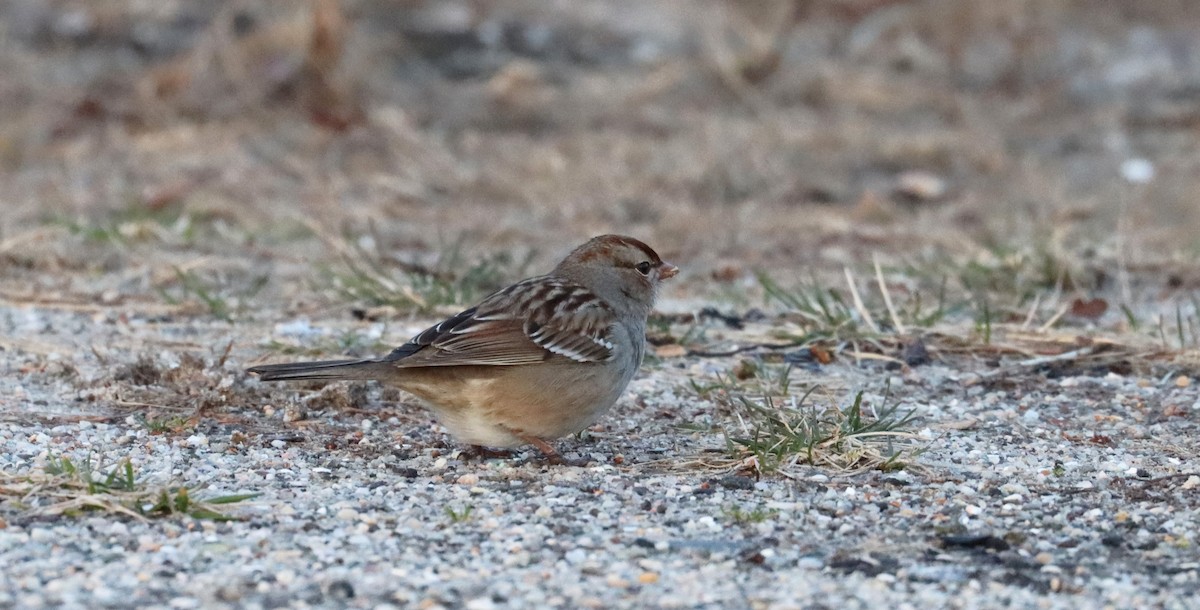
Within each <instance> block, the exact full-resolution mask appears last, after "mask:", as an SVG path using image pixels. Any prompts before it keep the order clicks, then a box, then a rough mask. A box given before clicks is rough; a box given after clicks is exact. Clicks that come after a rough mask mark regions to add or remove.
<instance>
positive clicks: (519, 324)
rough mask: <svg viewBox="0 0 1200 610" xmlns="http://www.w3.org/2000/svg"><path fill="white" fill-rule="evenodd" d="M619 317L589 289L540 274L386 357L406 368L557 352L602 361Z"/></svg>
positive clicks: (529, 360)
mask: <svg viewBox="0 0 1200 610" xmlns="http://www.w3.org/2000/svg"><path fill="white" fill-rule="evenodd" d="M615 321H616V316H615V315H614V313H613V311H612V309H611V308H609V306H608V305H607V304H605V303H604V301H602V300H601V299H600V298H599V297H597V296H596V295H595V294H593V293H592V292H591V291H590V290H588V289H586V288H584V287H582V286H579V285H577V284H574V283H571V282H568V281H566V280H563V279H561V278H556V277H552V276H542V277H537V278H532V279H529V280H525V281H523V282H520V283H517V284H514V285H513V286H510V287H508V288H506V289H504V290H502V291H500V292H497V293H495V294H493V295H492V296H490V297H488V298H487V299H484V301H483V302H482V303H480V304H479V305H478V306H476V307H472V308H471V309H468V310H466V311H463V312H461V313H459V314H457V315H455V316H453V317H450V318H447V319H446V320H443V321H442V322H439V323H438V324H436V325H434V326H431V327H430V328H428V329H426V330H425V331H423V332H421V333H420V334H418V335H417V336H415V337H413V338H412V339H411V340H409V342H408V343H406V344H404V345H402V346H400V347H398V348H396V349H395V350H394V351H392V353H391V354H388V355H387V356H386V357H384V358H383V359H382V360H383V361H384V362H389V363H391V364H393V365H394V366H397V367H402V368H408V367H425V366H462V365H481V366H512V365H519V364H533V363H537V362H542V361H545V360H550V359H553V358H556V357H561V358H566V359H569V360H572V361H575V362H604V361H607V360H610V359H611V358H612V357H613V349H614V345H613V342H612V340H611V337H610V331H611V327H612V326H613V324H614V322H615Z"/></svg>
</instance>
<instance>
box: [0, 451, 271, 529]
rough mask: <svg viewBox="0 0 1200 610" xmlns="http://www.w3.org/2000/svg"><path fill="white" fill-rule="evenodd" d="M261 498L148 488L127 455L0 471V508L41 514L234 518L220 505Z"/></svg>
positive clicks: (57, 459) (57, 461)
mask: <svg viewBox="0 0 1200 610" xmlns="http://www.w3.org/2000/svg"><path fill="white" fill-rule="evenodd" d="M256 497H258V494H257V493H249V494H232V495H223V496H212V497H207V498H200V499H197V498H193V497H192V492H191V490H189V488H187V487H161V488H150V487H146V486H145V485H143V484H142V482H141V481H139V480H138V476H137V472H136V471H135V469H134V467H133V463H132V462H131V461H130V460H129V459H128V458H126V459H124V460H122V461H121V462H119V463H118V464H116V465H114V466H113V467H111V468H104V467H102V466H101V465H99V464H93V463H92V461H91V458H90V457H89V458H84V460H83V461H81V462H79V463H78V464H77V463H75V462H73V461H72V460H71V459H70V458H68V457H66V456H56V457H50V458H49V459H48V460H47V462H46V466H45V467H44V468H43V469H42V471H41V472H34V473H30V474H27V475H15V474H8V473H4V472H0V502H2V504H0V506H2V505H12V506H15V507H17V508H20V509H24V510H28V511H32V512H34V513H37V514H49V515H66V516H79V515H83V514H88V513H93V512H103V513H109V514H114V515H125V516H129V517H133V518H135V519H142V520H144V519H148V518H152V517H172V516H188V517H192V518H193V519H207V520H212V521H233V520H236V519H237V518H236V517H233V516H230V515H228V514H226V513H225V512H223V511H222V509H221V508H220V507H222V506H224V505H228V504H236V503H239V502H244V501H246V500H250V499H253V498H256Z"/></svg>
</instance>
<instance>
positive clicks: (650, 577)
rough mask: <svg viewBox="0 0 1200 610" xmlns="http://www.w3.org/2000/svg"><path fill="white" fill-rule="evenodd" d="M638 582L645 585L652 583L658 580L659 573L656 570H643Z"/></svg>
mask: <svg viewBox="0 0 1200 610" xmlns="http://www.w3.org/2000/svg"><path fill="white" fill-rule="evenodd" d="M638 582H639V583H641V584H643V585H652V584H654V583H656V582H658V574H657V573H655V572H642V573H641V574H638Z"/></svg>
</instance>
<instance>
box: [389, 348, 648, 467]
mask: <svg viewBox="0 0 1200 610" xmlns="http://www.w3.org/2000/svg"><path fill="white" fill-rule="evenodd" d="M565 366H567V367H569V369H567V370H559V367H556V366H552V365H542V366H540V367H536V368H535V367H520V366H518V367H478V368H476V367H471V370H463V369H458V370H455V371H454V372H453V373H451V372H450V371H445V373H450V374H461V375H462V377H461V379H460V381H461V383H450V384H447V383H444V379H441V380H429V381H426V380H424V379H422V377H423V375H421V374H420V373H419V372H418V371H413V372H414V373H417V374H414V375H412V376H406V377H408V378H407V379H405V380H404V381H403V382H402V383H399V384H397V385H399V386H400V387H401V388H403V389H405V390H407V391H408V392H410V393H412V394H414V395H415V396H417V397H418V398H420V399H421V400H422V402H424V403H425V404H426V406H428V408H429V409H430V410H431V411H432V412H433V413H434V415H435V416H436V417H437V418H438V421H440V422H441V423H442V425H444V426H445V427H446V428H447V429H448V430H449V431H450V433H451V434H452V435H454V436H455V437H456V438H457V439H458V440H459V441H461V442H463V443H467V444H471V445H483V446H487V447H505V448H508V447H519V446H521V445H525V444H527V441H526V440H525V438H523V437H535V438H538V439H542V440H553V439H556V438H561V437H563V436H567V435H570V434H574V433H576V432H579V431H580V430H583V429H584V428H587V427H588V426H590V425H591V424H592V423H594V422H595V421H596V420H597V419H599V418H600V417H601V416H602V415H603V414H604V413H605V412H607V411H608V410H609V408H611V407H612V405H613V404H614V403H615V402H616V401H617V399H618V398H620V396H621V393H622V392H623V391H624V390H625V387H626V386H627V385H628V384H629V380H630V378H631V377H632V376H633V375H632V371H630V372H629V373H628V374H627V375H625V376H621V375H618V374H615V373H616V371H615V370H614V367H611V366H605V365H603V364H594V365H593V364H587V365H582V364H579V363H571V364H568V365H565ZM464 368H465V367H464ZM439 373H441V374H445V373H442V372H439ZM447 388H453V390H448V389H447Z"/></svg>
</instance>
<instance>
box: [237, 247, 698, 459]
mask: <svg viewBox="0 0 1200 610" xmlns="http://www.w3.org/2000/svg"><path fill="white" fill-rule="evenodd" d="M677 273H679V268H678V267H676V266H675V265H672V264H671V263H668V262H665V261H663V260H662V258H660V257H659V255H658V254H657V253H656V252H655V251H654V250H653V249H652V248H650V246H647V245H646V244H645V243H643V242H641V241H639V240H637V239H634V238H632V237H626V236H622V235H601V236H598V237H594V238H592V239H590V240H588V241H587V243H584V244H583V245H581V246H579V247H577V248H575V249H574V250H573V251H572V252H571V253H570V254H568V255H567V257H566V258H564V259H563V260H562V261H561V262H559V263H558V265H556V266H555V267H554V269H553V270H551V271H550V273H548V274H546V275H541V276H537V277H532V278H529V279H526V280H522V281H520V282H517V283H515V284H513V285H511V286H509V287H507V288H504V289H501V290H499V291H497V292H495V293H493V294H491V295H490V296H488V297H486V298H484V299H483V300H482V301H480V302H479V304H477V305H475V306H474V307H471V308H469V309H466V310H463V311H462V312H460V313H458V314H456V315H454V316H451V317H449V318H447V319H445V320H443V321H441V322H439V323H437V324H435V325H433V326H431V327H429V328H428V329H426V330H424V331H422V332H420V333H418V334H417V335H416V336H415V337H413V338H412V339H410V340H409V341H408V343H405V344H404V345H401V346H400V347H398V348H396V349H395V350H393V351H392V352H391V353H390V354H387V355H386V356H383V357H381V358H371V359H366V360H331V361H322V362H295V363H288V364H265V365H261V366H255V367H251V368H249V369H247V371H248V372H250V373H253V374H256V375H258V377H259V379H261V380H263V381H302V380H303V381H310V380H319V381H332V380H377V381H380V382H382V383H387V384H391V385H394V386H396V387H398V388H400V389H402V390H404V391H406V392H408V393H410V394H412V395H414V396H416V397H417V398H418V399H419V400H420V401H421V402H422V403H424V404H425V405H426V406H427V407H428V408H429V409H430V411H432V413H433V414H434V416H435V417H436V418H437V419H438V421H439V422H440V423H441V424H442V425H443V426H445V428H446V429H447V430H449V431H450V433H451V435H453V436H454V437H456V438H457V439H459V440H460V441H461V442H463V443H466V444H469V445H472V446H474V447H476V448H477V449H483V448H485V447H491V448H515V447H520V446H523V445H533V446H534V447H536V448H537V449H539V450H540V451H541V452H542V453H543V454H545V455H546V456H547V457H548V458H550V459H551V460H552V461H559V462H561V461H562V458H561V456H559V454H558V452H557V451H556V450H555V449H554V447H553V446H552V445H551V444H550V443H549V442H548V441H551V440H554V439H557V438H561V437H563V436H567V435H570V434H574V433H577V432H580V431H582V430H584V429H585V428H587V427H588V426H590V425H592V424H593V423H595V422H596V420H597V419H599V418H600V417H601V416H602V415H604V413H605V412H607V411H608V410H609V409H610V408H611V407H612V406H613V404H615V403H616V401H617V400H618V399H619V398H620V397H621V394H622V393H623V392H624V390H625V388H626V387H627V386H628V385H629V382H630V381H631V380H632V379H633V377H634V374H635V373H637V370H638V367H639V366H641V363H642V357H643V355H644V354H645V346H646V319H647V317H648V316H649V314H650V310H651V309H652V308H653V306H654V301H655V297H656V295H657V293H658V290H659V286H660V285H661V284H662V282H663V281H665V280H668V279H670V278H672V277H674V276H675V275H676V274H677Z"/></svg>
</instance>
